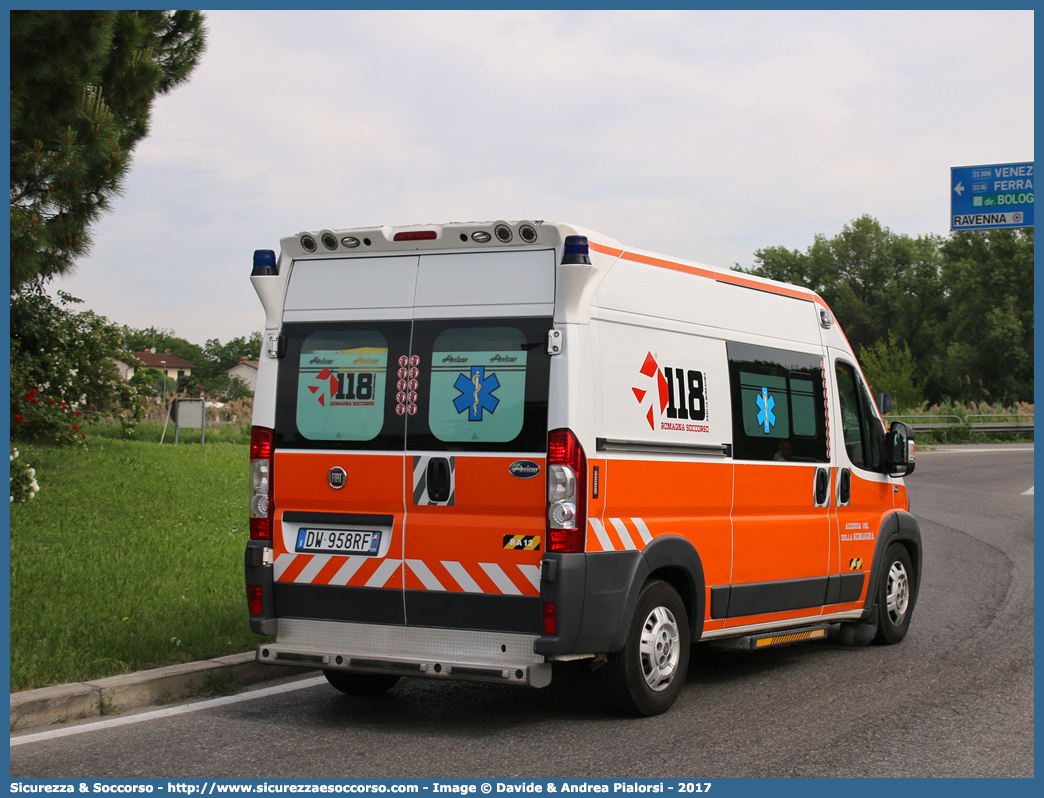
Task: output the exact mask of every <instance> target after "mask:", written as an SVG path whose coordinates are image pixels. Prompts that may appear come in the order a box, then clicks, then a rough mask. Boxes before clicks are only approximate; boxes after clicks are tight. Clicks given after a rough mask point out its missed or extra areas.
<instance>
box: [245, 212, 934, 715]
mask: <svg viewBox="0 0 1044 798" xmlns="http://www.w3.org/2000/svg"><path fill="white" fill-rule="evenodd" d="M280 243H281V251H280V253H279V254H278V255H277V254H276V253H275V252H274V251H272V250H259V251H257V252H256V253H255V254H254V268H253V274H252V276H251V280H252V282H253V284H254V287H255V289H256V290H257V293H258V296H259V297H260V299H261V302H262V304H263V305H264V310H265V338H264V345H263V351H262V353H261V359H260V364H259V367H258V375H257V387H256V392H255V399H254V418H253V424H254V428H253V434H252V440H251V451H250V457H251V465H252V487H253V497H252V500H251V515H252V517H251V519H250V538H251V539H250V541H249V543H248V546H247V550H246V584H247V597H248V603H249V610H250V624H251V628H252V629H253V630H254V631H255V632H258V633H260V634H264V635H274V637H275V640H274V642H271V643H263V644H262V645H260V646H258V650H257V657H258V659H259V661H261V662H267V663H275V664H280V665H299V666H302V667H306V668H320V669H322V670H323V671H324V673H325V674H326V676H327V678H328V679H329V681H330V683H331V684H332V685H333V686H334V687H336V688H338V689H339V690H341V691H343V692H346V693H353V694H366V693H376V692H381V691H384V690H387V689H389V688H390V687H391V686H393V685H394V684H395V683H396V682H397V681H398V679H399V678H400V677H402V676H415V677H426V678H430V679H472V680H480V681H487V682H498V683H504V684H519V685H528V686H532V687H543V686H545V685H547V684H548V683H549V682H550V680H551V675H552V668H553V665H554V663H556V662H562V661H566V660H578V659H587V660H590V662H591V664H592V667H594V668H595V669H597V671H598V673H599V674H600V676H601V678H602V680H603V682H604V684H605V687H606V690H607V693H608V696H609V698H610V700H611V701H612V702H613V703H614V704H615V705H616V706H617V707H619V708H620V709H621V710H623V711H625V712H629V713H632V714H637V715H652V714H657V713H659V712H663V711H664V710H666V709H667V708H668V707H670V706H671V704H672V703H673V702H674V701H675V699H676V698H677V696H678V694H679V692H680V691H681V688H682V685H683V682H684V678H685V673H686V669H687V666H688V659H689V651H690V646H691V645H692V644H693V643H695V642H697V641H703V642H706V643H709V644H711V645H716V646H723V647H730V648H736V649H743V650H755V649H759V648H763V647H766V646H771V645H778V644H783V643H791V642H795V641H799V640H807V639H815V638H818V637H823V636H825V635H826V632H827V628H828V626H829V625H831V624H841V626H840V638H841V640H843V641H844V642H846V643H849V644H865V643H868V642H870V641H871V640H873V639H876V640H877V641H879V642H884V643H895V642H898V641H900V640H901V639H902V638H903V637H904V636H905V634H906V631H907V628H908V626H909V623H910V617H911V614H912V612H913V609H914V604H915V602H916V600H917V590H918V586H919V584H920V573H921V562H922V550H921V539H920V532H919V529H918V525H917V522H916V520H915V519H914V518H913V516H911V515H910V514H909V502H908V499H907V493H906V488H905V486H904V484H903V480H902V476H903V475H904V474H909V473H910V472H911V471H913V467H914V441H913V435H912V430H911V429H910V428H909V427H908V426H906V425H904V424H901V423H898V422H896V423H893V424H892V425H891V429H890V430H889V431H888V432H887V433H886V432H885V430H884V427H883V424H882V420H881V415H880V413H879V411H878V408H877V406H876V404H875V402H874V400H873V399H872V398H871V395H870V392H869V390H868V388H867V385H866V382H865V380H864V378H863V376H862V374H861V372H860V369H859V365H858V363H857V361H856V358H855V357H854V355H853V353H852V350H851V347H850V346H849V345H848V342H847V341H846V340H845V337H844V335H843V334H842V332H841V330H840V328H839V327H838V325H837V323H836V321H835V319H834V317H833V315H832V314H831V312H830V309H829V308H828V307H827V306H826V304H825V303H824V302H823V300H822V299H821V298H820V297H819V296H817V295H816V294H815V293H813V292H811V291H808V290H806V289H803V288H798V287H795V286H792V285H786V284H783V283H778V282H773V281H769V280H764V279H760V278H756V277H752V276H749V275H746V274H743V273H739V272H735V271H727V270H722V269H717V268H713V267H711V266H706V265H704V264H701V263H694V262H689V261H686V260H682V259H679V258H671V257H666V256H664V255H657V254H654V253H651V252H645V251H642V250H640V249H635V248H630V247H626V246H624V245H622V244H620V243H618V242H616V241H614V240H613V239H610V238H607V237H606V236H603V235H600V234H598V233H594V232H591V231H588V230H584V229H581V228H578V227H574V226H572V225H568V224H560V223H546V222H538V221H532V222H529V221H522V222H506V221H496V222H486V223H466V224H431V225H419V226H410V227H371V228H363V229H350V230H322V231H317V232H307V233H301V234H299V235H296V236H291V237H287V238H284V239H282V241H281V242H280ZM886 412H887V408H886Z"/></svg>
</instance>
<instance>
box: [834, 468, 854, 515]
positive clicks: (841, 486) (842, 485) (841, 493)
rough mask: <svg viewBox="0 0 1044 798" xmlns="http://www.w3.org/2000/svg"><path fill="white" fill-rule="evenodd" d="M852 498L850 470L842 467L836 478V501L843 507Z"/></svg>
mask: <svg viewBox="0 0 1044 798" xmlns="http://www.w3.org/2000/svg"><path fill="white" fill-rule="evenodd" d="M851 500H852V472H851V471H850V470H849V469H847V468H842V469H841V473H840V474H839V475H838V480H837V503H838V506H841V507H844V506H847V505H848V503H849V502H850V501H851Z"/></svg>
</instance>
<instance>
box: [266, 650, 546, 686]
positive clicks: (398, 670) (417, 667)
mask: <svg viewBox="0 0 1044 798" xmlns="http://www.w3.org/2000/svg"><path fill="white" fill-rule="evenodd" d="M257 661H258V662H266V663H270V664H273V665H299V666H301V667H303V668H322V669H323V670H340V671H352V672H355V673H390V674H398V675H400V676H423V677H428V678H432V679H467V680H469V681H479V682H497V683H500V684H518V685H524V686H527V687H546V686H547V685H548V684H550V683H551V663H549V662H541V663H532V662H523V663H515V664H510V663H495V664H494V663H480V662H459V661H453V660H434V659H424V660H416V659H409V658H377V657H373V656H368V657H367V656H362V657H360V656H353V655H350V654H345V653H337V652H333V651H317V650H315V649H302V648H299V647H296V646H295V647H288V646H284V645H280V644H278V643H269V644H262V645H260V646H258V647H257Z"/></svg>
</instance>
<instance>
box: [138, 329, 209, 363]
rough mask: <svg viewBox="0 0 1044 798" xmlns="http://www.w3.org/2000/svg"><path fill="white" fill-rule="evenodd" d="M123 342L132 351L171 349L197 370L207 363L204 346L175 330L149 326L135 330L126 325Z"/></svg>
mask: <svg viewBox="0 0 1044 798" xmlns="http://www.w3.org/2000/svg"><path fill="white" fill-rule="evenodd" d="M123 343H124V345H125V346H126V347H127V349H128V350H129V351H131V352H147V351H149V350H151V349H155V350H156V351H157V352H166V351H168V350H169V351H170V353H171V354H172V355H175V356H177V357H180V358H181V359H182V360H185V361H187V362H189V363H191V364H192V365H193V366H195V367H196V369H197V370H198V369H202V368H204V367H205V366H206V363H207V356H206V355H205V354H204V353H203V349H202V347H200V346H197V345H196V344H193V343H189V342H188V341H186V340H185V339H184V338H179V337H178V336H177V335H175V334H174V331H173V330H168V329H165V328H160V329H156V328H155V327H148V328H146V329H144V330H135V329H134V328H133V327H127V326H124V327H123ZM196 373H198V371H196Z"/></svg>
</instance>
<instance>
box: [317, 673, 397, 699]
mask: <svg viewBox="0 0 1044 798" xmlns="http://www.w3.org/2000/svg"><path fill="white" fill-rule="evenodd" d="M323 675H324V676H325V677H326V681H328V682H329V683H330V685H331V686H332V687H334V688H336V689H338V690H340V691H341V692H342V693H344V694H345V695H359V696H363V695H381V694H382V693H386V692H388V691H389V690H391V689H392V688H393V687H394V686H395V685H396V684H397V683H398V681H399V677H398V676H389V675H386V674H383V673H349V672H348V671H323Z"/></svg>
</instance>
